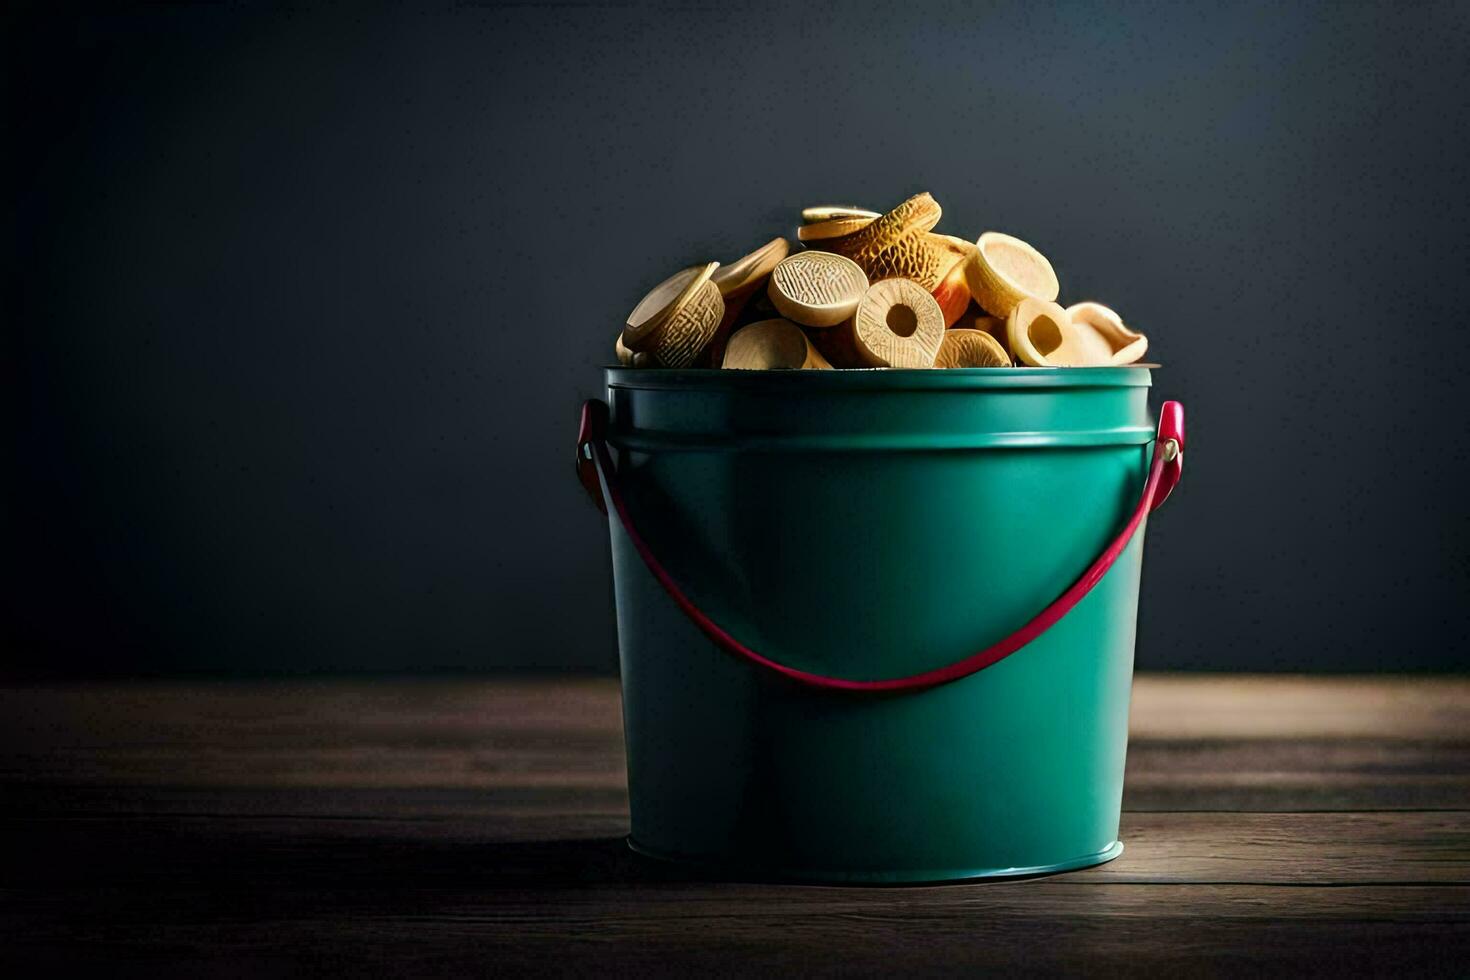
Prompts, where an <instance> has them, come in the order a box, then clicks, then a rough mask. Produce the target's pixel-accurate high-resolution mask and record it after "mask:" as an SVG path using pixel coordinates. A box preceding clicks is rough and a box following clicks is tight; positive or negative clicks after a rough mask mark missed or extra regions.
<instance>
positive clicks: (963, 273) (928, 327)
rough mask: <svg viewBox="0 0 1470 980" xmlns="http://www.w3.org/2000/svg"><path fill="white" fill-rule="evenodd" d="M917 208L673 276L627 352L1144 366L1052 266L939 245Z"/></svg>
mask: <svg viewBox="0 0 1470 980" xmlns="http://www.w3.org/2000/svg"><path fill="white" fill-rule="evenodd" d="M939 217H940V208H939V204H938V203H937V202H936V201H935V200H934V198H933V197H931V196H930V195H928V194H918V195H915V196H914V197H911V198H909V199H908V200H907V201H904V202H903V203H902V204H900V205H899V206H898V207H896V208H894V209H893V210H892V211H889V212H888V213H887V214H879V213H878V212H876V211H867V210H864V209H862V208H855V207H814V208H807V209H805V210H804V211H802V213H801V218H802V225H801V227H800V229H799V230H798V231H797V238H798V240H799V241H800V242H801V244H802V245H803V246H805V247H804V249H803V250H801V251H797V252H792V251H791V243H790V242H788V241H787V240H786V239H785V238H775V239H772V240H771V241H770V242H767V243H766V244H765V245H764V246H762V247H761V248H759V249H756V250H755V251H754V252H751V253H750V254H749V255H747V256H745V257H744V258H742V259H740V260H739V261H737V262H733V263H731V264H730V265H724V266H722V265H720V263H718V262H709V263H706V264H703V265H696V266H691V267H689V268H687V269H684V270H681V271H680V272H677V273H675V274H674V275H672V276H670V277H669V278H667V279H665V280H664V281H663V282H661V283H659V284H658V285H657V286H655V287H654V288H653V290H652V291H651V292H649V294H648V295H647V296H645V297H643V299H642V301H641V302H639V304H638V305H637V306H636V307H635V308H634V309H633V312H632V313H630V314H629V315H628V322H627V324H626V326H625V328H624V329H623V331H622V334H621V335H620V336H619V337H618V340H617V343H616V345H615V350H616V353H617V356H618V361H619V362H620V363H621V364H624V365H626V366H632V367H670V368H687V367H702V368H720V367H723V368H735V369H746V370H752V369H754V370H770V369H781V368H786V369H793V368H795V369H800V368H873V367H892V368H933V367H939V368H953V367H960V368H992V367H1011V366H1030V367H1104V366H1116V365H1122V364H1132V363H1134V362H1136V361H1138V360H1139V358H1141V357H1142V356H1143V353H1144V351H1145V350H1147V348H1148V338H1146V337H1145V336H1144V335H1143V334H1141V333H1138V332H1136V331H1134V330H1131V329H1129V328H1128V327H1127V326H1126V325H1125V324H1124V323H1123V320H1122V318H1121V317H1119V316H1118V314H1116V313H1114V312H1113V311H1112V310H1110V309H1108V308H1107V307H1106V306H1103V305H1102V304H1100V303H1090V302H1089V303H1078V304H1076V305H1073V306H1069V307H1067V308H1066V309H1063V308H1062V307H1061V306H1059V305H1058V304H1057V302H1056V299H1057V295H1058V293H1059V292H1060V287H1059V285H1058V283H1057V276H1056V273H1055V272H1054V271H1053V270H1052V267H1051V263H1050V262H1048V261H1047V260H1046V256H1044V255H1042V254H1041V253H1040V252H1038V251H1037V250H1036V249H1034V248H1032V247H1031V246H1030V245H1028V244H1026V243H1025V242H1023V241H1021V240H1020V239H1019V238H1013V237H1011V236H1010V235H1003V234H1001V233H1000V232H995V231H988V232H986V233H985V234H983V235H981V236H980V238H979V240H978V241H974V242H969V241H966V240H964V239H962V238H955V237H953V236H950V235H944V234H938V233H936V232H935V231H934V228H935V226H936V225H938V223H939Z"/></svg>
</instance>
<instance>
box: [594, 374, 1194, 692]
mask: <svg viewBox="0 0 1470 980" xmlns="http://www.w3.org/2000/svg"><path fill="white" fill-rule="evenodd" d="M606 432H607V406H606V405H605V404H603V403H602V402H600V401H597V400H596V399H589V400H588V401H587V402H586V403H585V404H584V405H583V406H582V425H581V429H580V431H579V432H578V433H577V477H578V478H579V479H580V480H581V481H582V485H583V486H584V487H586V489H587V493H588V494H589V495H590V496H591V497H592V500H593V502H594V503H596V504H597V507H598V509H599V510H601V511H602V512H603V513H604V514H606V513H607V505H606V503H605V502H604V498H605V499H606V500H607V501H611V502H612V506H613V510H614V511H615V512H616V513H617V515H618V520H619V521H620V522H621V523H622V525H623V530H624V532H626V533H627V535H628V540H629V541H631V542H633V547H634V548H636V549H637V550H638V554H639V556H640V557H642V559H643V563H644V564H645V565H647V566H648V570H649V571H650V572H652V573H653V577H654V578H656V579H658V583H659V585H661V586H663V588H664V591H665V592H667V593H668V594H669V598H671V599H673V600H674V603H675V604H676V605H678V607H679V608H680V609H682V610H683V611H684V615H686V616H688V617H689V619H690V621H691V622H693V623H694V625H695V626H698V627H699V629H700V630H701V631H702V632H703V633H704V635H705V636H708V637H709V638H710V639H711V640H713V641H714V642H715V644H716V645H717V646H719V647H720V648H721V649H723V650H724V651H726V652H727V653H730V654H732V655H734V656H736V657H738V658H740V659H741V660H744V661H746V662H748V663H752V664H755V665H756V666H759V667H764V668H766V669H767V670H771V671H774V672H776V673H778V674H782V675H784V676H786V677H789V678H791V679H792V680H794V681H798V682H800V683H802V684H805V685H807V686H809V687H818V688H826V689H829V690H840V691H917V690H923V689H924V688H929V687H935V686H937V685H940V684H947V683H949V682H950V681H957V680H959V679H960V678H961V677H968V676H970V675H971V674H973V673H975V672H976V671H979V670H984V669H985V668H986V667H989V666H990V665H991V664H995V663H999V662H1000V661H1002V660H1004V659H1005V658H1006V657H1009V656H1010V655H1011V654H1013V653H1015V652H1016V651H1017V650H1019V649H1021V648H1022V647H1023V646H1025V645H1026V644H1028V643H1030V642H1031V641H1032V640H1034V639H1036V638H1037V637H1038V636H1040V635H1041V634H1043V633H1045V632H1046V631H1047V630H1049V629H1051V628H1052V627H1053V626H1054V625H1056V623H1057V621H1058V620H1060V619H1061V618H1062V617H1063V616H1065V615H1066V614H1067V613H1068V612H1069V611H1070V610H1071V609H1072V607H1073V606H1075V605H1077V603H1079V602H1081V601H1082V598H1083V596H1085V595H1087V593H1088V592H1091V591H1092V587H1093V586H1095V585H1097V583H1098V582H1099V581H1101V580H1102V577H1103V575H1105V574H1106V573H1107V570H1108V569H1109V568H1111V567H1112V565H1113V562H1115V561H1117V560H1118V556H1119V555H1121V554H1122V553H1123V549H1124V548H1126V547H1128V542H1129V541H1131V540H1132V539H1133V533H1134V532H1135V531H1137V530H1138V527H1139V525H1140V524H1142V523H1143V519H1144V518H1145V517H1147V516H1148V513H1149V511H1151V510H1153V509H1155V508H1157V507H1158V506H1159V505H1160V504H1162V503H1163V502H1164V500H1165V499H1166V498H1167V497H1168V496H1169V494H1170V492H1171V491H1173V489H1174V486H1175V485H1176V484H1177V483H1178V482H1179V476H1180V474H1181V473H1182V472H1183V470H1184V406H1183V405H1181V404H1179V403H1178V402H1164V406H1163V408H1162V409H1160V411H1159V433H1158V438H1157V439H1156V440H1155V441H1154V454H1153V461H1152V463H1151V464H1150V466H1149V471H1148V480H1147V481H1146V482H1145V483H1144V485H1143V494H1142V496H1140V497H1139V498H1138V506H1137V507H1135V508H1134V509H1133V515H1132V516H1131V517H1129V518H1128V523H1127V524H1125V525H1123V529H1122V530H1121V531H1119V532H1118V536H1117V537H1116V538H1114V539H1113V542H1112V543H1111V544H1109V545H1108V546H1107V548H1106V549H1104V551H1103V553H1102V554H1100V555H1098V557H1097V560H1096V561H1094V562H1093V563H1092V564H1091V565H1089V566H1088V568H1087V571H1085V572H1083V573H1082V575H1081V577H1080V578H1078V579H1077V581H1075V582H1073V583H1072V584H1071V585H1070V586H1068V587H1067V590H1066V591H1065V592H1063V593H1062V594H1061V595H1059V596H1057V598H1056V599H1055V600H1053V602H1052V603H1051V605H1049V606H1047V607H1046V608H1045V609H1043V610H1042V611H1041V612H1040V613H1038V614H1037V615H1036V616H1035V617H1034V618H1033V619H1032V620H1031V621H1030V622H1029V623H1027V624H1026V625H1025V626H1022V627H1021V628H1020V629H1018V630H1016V631H1015V632H1014V633H1012V634H1011V635H1010V636H1008V637H1006V638H1005V639H1003V640H1001V641H1000V642H998V643H994V644H991V645H990V646H988V647H986V648H985V649H984V650H979V651H977V652H975V653H972V654H970V655H969V656H968V657H965V658H964V659H963V660H958V661H956V662H954V663H952V664H950V665H948V666H947V667H937V668H935V669H934V670H927V671H924V672H923V673H921V674H911V675H909V676H908V677H892V678H887V679H884V680H874V681H858V680H848V679H846V678H843V677H830V676H828V675H826V674H814V673H811V672H810V671H805V670H797V669H796V668H795V667H788V666H786V665H785V664H782V663H778V662H776V661H775V660H772V659H771V658H770V657H767V656H765V655H763V654H760V653H757V652H756V651H754V650H752V649H750V648H749V647H747V646H746V645H745V644H743V643H741V642H740V641H739V640H737V639H735V637H733V636H731V635H730V634H729V633H728V632H727V631H726V630H725V629H724V628H723V627H721V626H720V625H719V624H718V623H716V622H715V621H714V620H712V619H710V618H709V617H708V616H706V615H705V614H704V612H703V611H701V610H700V608H699V607H698V606H696V605H695V604H694V603H693V601H691V600H690V598H689V597H688V596H686V595H685V594H684V592H683V590H681V589H680V588H679V586H678V585H677V584H675V582H674V580H673V578H672V577H671V576H670V575H669V573H668V571H667V570H666V569H665V568H664V567H663V565H662V564H660V563H659V560H658V559H657V558H655V557H654V555H653V552H652V551H651V550H650V549H649V547H648V543H647V542H646V541H644V540H643V536H642V535H641V534H639V533H638V529H637V528H635V527H634V526H633V520H632V518H631V517H629V516H628V507H627V504H625V503H624V502H623V495H622V492H621V491H620V489H619V487H618V480H617V468H616V467H615V466H614V465H613V461H612V455H611V454H610V453H609V452H608V449H607V442H606V440H605V438H604V437H605V435H606Z"/></svg>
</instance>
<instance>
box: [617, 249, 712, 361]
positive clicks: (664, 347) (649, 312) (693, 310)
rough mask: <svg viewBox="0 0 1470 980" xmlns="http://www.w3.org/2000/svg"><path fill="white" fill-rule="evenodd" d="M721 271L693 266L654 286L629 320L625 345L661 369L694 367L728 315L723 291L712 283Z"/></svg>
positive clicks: (708, 265)
mask: <svg viewBox="0 0 1470 980" xmlns="http://www.w3.org/2000/svg"><path fill="white" fill-rule="evenodd" d="M718 266H719V263H718V262H710V263H708V264H707V265H702V266H698V265H697V266H691V267H689V268H688V269H684V270H683V271H681V272H678V273H675V274H674V275H672V276H670V277H669V278H668V279H665V280H664V281H663V282H661V283H659V284H658V285H657V286H655V287H654V288H653V290H652V291H651V292H650V293H649V294H648V295H647V296H645V297H644V298H643V300H642V302H640V303H639V304H638V306H636V307H635V308H634V309H633V312H632V313H631V314H630V315H629V316H628V325H627V329H625V330H624V331H623V343H624V345H626V346H627V347H628V349H629V350H631V351H633V352H634V353H635V354H640V353H645V354H648V355H649V356H650V357H651V358H652V359H653V361H654V363H656V364H658V365H660V366H662V367H688V366H689V365H691V364H693V363H694V359H695V358H696V357H698V356H699V352H700V351H701V350H703V349H704V346H705V344H707V343H709V341H710V338H711V337H713V336H714V333H715V330H716V329H717V328H718V327H719V325H720V320H721V319H722V317H723V316H724V313H725V301H724V299H723V298H722V297H721V296H720V290H719V287H718V286H716V285H715V284H714V283H713V282H711V281H710V275H711V274H712V273H713V272H714V271H715V269H716V268H718ZM671 294H672V295H673V299H672V300H669V299H668V297H669V296H670V295H671Z"/></svg>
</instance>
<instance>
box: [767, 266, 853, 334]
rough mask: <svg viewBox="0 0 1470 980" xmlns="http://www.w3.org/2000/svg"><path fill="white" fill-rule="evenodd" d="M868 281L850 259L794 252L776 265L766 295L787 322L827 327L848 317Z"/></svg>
mask: <svg viewBox="0 0 1470 980" xmlns="http://www.w3.org/2000/svg"><path fill="white" fill-rule="evenodd" d="M867 288H868V277H867V276H865V275H863V270H862V269H861V268H859V267H858V266H857V264H856V263H854V262H852V261H851V260H850V259H845V258H843V257H842V256H840V255H835V254H833V253H832V252H816V251H812V252H798V253H796V254H795V255H790V256H787V257H786V258H784V259H782V260H781V261H780V262H778V263H777V264H776V268H775V269H774V270H772V272H771V284H770V285H769V286H768V287H766V292H767V294H768V295H769V296H770V297H771V302H772V303H774V304H775V306H776V309H777V310H778V311H780V313H781V315H782V316H784V317H785V318H786V319H788V320H792V321H794V322H796V323H800V324H803V325H805V326H808V327H830V326H833V325H835V324H838V323H841V322H842V321H843V320H846V319H847V318H848V317H849V316H851V315H852V312H853V310H855V309H857V305H858V303H859V302H861V300H862V298H863V293H864V292H865V291H866V290H867Z"/></svg>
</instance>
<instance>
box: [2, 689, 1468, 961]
mask: <svg viewBox="0 0 1470 980" xmlns="http://www.w3.org/2000/svg"><path fill="white" fill-rule="evenodd" d="M620 724H621V722H620V716H619V701H618V688H617V685H616V683H615V682H612V681H608V680H594V679H571V680H550V681H548V680H536V681H531V680H508V681H479V680H476V681H463V682H460V681H455V682H443V681H422V680H394V681H375V682H339V681H321V682H315V681H283V682H251V683H223V682H222V683H211V684H197V683H190V684H182V683H138V684H125V685H112V686H80V687H76V686H73V687H56V688H36V687H27V688H10V689H5V690H0V799H3V813H4V819H5V828H4V831H5V834H4V852H3V854H4V860H3V865H0V889H3V890H0V930H3V932H0V936H3V937H4V940H5V941H4V943H3V944H0V946H3V951H0V961H3V962H4V963H5V964H6V965H11V966H27V967H31V968H34V967H36V966H44V967H46V968H47V969H51V970H54V969H56V968H58V967H65V966H82V967H88V968H91V969H92V970H94V971H104V970H105V971H106V972H108V973H123V974H142V973H147V974H150V975H155V974H158V973H160V972H161V973H165V974H169V975H191V976H192V975H198V974H200V973H208V974H213V973H231V974H236V975H239V974H252V973H257V974H258V973H260V972H272V973H275V972H282V971H284V972H293V973H294V972H317V971H333V972H335V971H342V972H346V971H349V970H351V971H354V972H357V973H362V972H367V973H371V974H393V975H400V976H401V975H420V974H424V973H433V974H462V973H467V972H471V971H473V972H476V973H488V972H497V971H505V972H510V973H519V972H542V971H553V972H558V973H586V974H619V975H622V974H640V975H641V974H645V973H679V974H687V973H716V974H734V973H751V972H766V973H771V972H791V973H803V974H804V973H838V972H841V973H853V972H856V973H875V974H876V973H893V972H899V971H901V972H904V973H915V972H924V973H929V972H943V971H958V970H966V971H975V970H980V969H985V970H996V971H999V970H1005V971H1007V972H1033V973H1042V972H1049V971H1054V970H1057V969H1065V970H1071V971H1084V970H1085V971H1088V972H1092V973H1116V972H1124V971H1129V972H1140V971H1141V972H1151V973H1159V972H1165V971H1177V970H1188V971H1190V972H1213V973H1221V974H1232V975H1237V974H1241V973H1252V972H1261V971H1263V970H1264V971H1269V972H1287V971H1300V970H1312V971H1316V972H1332V973H1342V972H1351V973H1360V972H1379V973H1390V972H1391V973H1395V974H1400V975H1405V974H1406V973H1408V972H1415V973H1420V974H1423V973H1429V974H1436V975H1439V974H1443V975H1455V974H1458V975H1460V976H1465V975H1467V974H1470V822H1467V815H1470V680H1465V679H1443V678H1420V679H1382V678H1374V679H1321V680H1308V679H1296V678H1251V677H1208V676H1196V677H1181V676H1145V677H1140V678H1139V681H1138V683H1137V685H1136V688H1135V691H1134V724H1133V741H1132V747H1131V749H1130V752H1129V759H1128V782H1127V795H1126V798H1125V802H1124V806H1125V810H1126V812H1125V813H1124V815H1123V830H1122V836H1123V839H1124V841H1125V842H1126V844H1127V848H1128V849H1127V851H1126V853H1125V854H1124V855H1123V856H1122V857H1121V858H1120V859H1119V860H1117V861H1115V862H1113V863H1112V864H1108V865H1105V866H1103V867H1100V868H1095V869H1091V870H1087V871H1080V872H1075V873H1072V874H1067V875H1061V876H1057V877H1053V878H1045V879H1035V880H1029V881H1016V882H1001V883H988V884H954V885H945V886H938V887H922V888H917V887H907V888H859V887H812V886H779V885H766V884H750V883H740V882H718V881H706V880H701V879H699V878H698V877H694V876H691V875H686V874H681V873H678V872H674V871H670V870H667V869H665V868H663V867H659V866H650V865H648V864H646V863H643V862H642V861H640V860H638V859H636V858H635V857H634V856H633V855H631V854H630V853H629V852H628V851H627V850H626V849H625V847H624V846H623V844H622V841H621V836H622V835H623V834H624V833H626V831H627V829H628V801H627V794H626V790H625V786H624V776H623V759H622V737H621V731H620ZM12 975H14V973H13V972H12Z"/></svg>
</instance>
